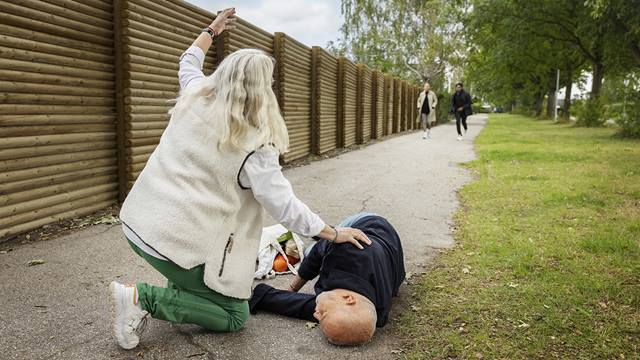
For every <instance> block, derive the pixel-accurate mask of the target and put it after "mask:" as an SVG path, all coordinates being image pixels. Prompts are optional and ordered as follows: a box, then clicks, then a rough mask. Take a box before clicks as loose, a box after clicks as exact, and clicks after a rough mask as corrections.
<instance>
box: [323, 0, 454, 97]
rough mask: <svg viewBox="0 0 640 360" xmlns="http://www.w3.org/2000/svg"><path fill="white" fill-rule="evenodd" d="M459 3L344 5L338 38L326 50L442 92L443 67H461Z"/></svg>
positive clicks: (354, 1)
mask: <svg viewBox="0 0 640 360" xmlns="http://www.w3.org/2000/svg"><path fill="white" fill-rule="evenodd" d="M461 4H462V2H461V1H455V2H450V1H446V0H430V1H402V0H390V1H383V0H342V14H343V16H344V18H345V22H344V24H343V25H342V27H341V29H340V32H341V37H340V39H338V40H336V41H335V42H332V43H330V45H329V49H330V50H331V51H332V52H333V53H334V54H337V55H344V56H347V57H349V58H351V59H352V60H354V61H357V62H361V63H364V64H366V65H369V66H370V67H375V68H378V69H381V70H383V71H384V72H388V73H391V74H394V75H397V76H401V77H404V78H406V79H412V80H414V81H415V82H416V83H422V82H423V81H425V80H428V81H430V82H431V85H432V88H433V89H434V91H436V92H441V91H443V90H444V88H443V85H444V83H445V81H444V80H445V79H444V75H445V70H446V69H447V67H452V66H457V65H458V64H460V61H461V59H462V56H463V55H464V54H463V39H462V31H461V30H462V29H461V26H460V24H459V23H458V22H457V21H456V20H457V16H458V15H457V14H458V13H459V12H460V11H462V9H463V7H462V6H461Z"/></svg>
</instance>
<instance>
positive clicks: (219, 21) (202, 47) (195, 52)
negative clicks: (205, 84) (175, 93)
mask: <svg viewBox="0 0 640 360" xmlns="http://www.w3.org/2000/svg"><path fill="white" fill-rule="evenodd" d="M235 13H236V10H235V8H229V9H225V10H223V11H222V12H220V14H218V16H216V18H215V20H213V22H211V24H210V25H209V26H208V27H207V28H205V29H210V33H209V32H205V31H203V32H202V33H201V34H200V35H198V37H197V38H196V39H195V40H194V41H193V43H192V44H191V46H190V47H189V48H188V49H187V50H186V51H185V52H184V53H183V54H182V56H180V69H179V70H178V80H179V82H180V89H184V88H186V87H187V85H189V84H190V83H191V82H192V81H193V80H197V79H201V78H204V74H203V73H202V65H203V64H204V56H205V54H206V53H207V51H209V48H210V47H211V44H212V43H213V38H214V37H216V36H218V35H220V34H222V33H223V32H224V31H225V30H229V29H233V28H234V27H235V26H234V23H235V21H236V18H235ZM212 35H213V36H212Z"/></svg>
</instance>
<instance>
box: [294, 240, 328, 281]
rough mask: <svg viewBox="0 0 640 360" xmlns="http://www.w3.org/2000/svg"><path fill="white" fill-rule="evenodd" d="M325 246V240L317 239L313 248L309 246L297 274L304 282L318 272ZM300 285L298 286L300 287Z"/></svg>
mask: <svg viewBox="0 0 640 360" xmlns="http://www.w3.org/2000/svg"><path fill="white" fill-rule="evenodd" d="M327 246H328V242H327V241H325V240H318V242H317V243H316V244H315V245H313V248H311V251H309V254H308V255H307V256H306V257H305V258H304V259H303V260H302V263H301V264H300V267H299V268H298V275H299V276H300V278H302V279H303V280H305V282H306V281H308V280H313V279H314V278H315V277H316V276H318V274H319V273H320V268H321V267H322V259H323V258H324V255H325V253H326V250H327ZM302 285H304V284H302ZM302 285H301V286H300V287H302ZM298 289H299V288H298Z"/></svg>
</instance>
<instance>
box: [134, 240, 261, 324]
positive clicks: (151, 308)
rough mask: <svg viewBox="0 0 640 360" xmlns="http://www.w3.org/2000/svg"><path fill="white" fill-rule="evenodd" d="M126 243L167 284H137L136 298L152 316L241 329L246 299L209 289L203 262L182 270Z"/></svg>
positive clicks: (180, 321)
mask: <svg viewBox="0 0 640 360" xmlns="http://www.w3.org/2000/svg"><path fill="white" fill-rule="evenodd" d="M129 245H131V247H132V248H133V251H135V252H136V254H138V255H140V256H141V257H142V258H143V259H145V260H146V261H147V262H148V263H149V264H150V265H151V266H153V267H154V268H155V269H156V270H158V271H159V272H160V273H161V274H162V275H164V277H166V278H167V280H168V283H167V287H166V288H164V287H159V286H153V285H149V284H145V283H141V282H139V283H137V284H136V287H137V288H138V301H139V303H140V305H141V306H142V308H143V309H144V310H146V311H148V312H149V314H151V316H152V317H153V318H155V319H161V320H167V321H171V322H174V323H189V324H196V325H199V326H202V327H204V328H206V329H209V330H213V331H220V332H223V331H224V332H230V331H238V330H240V329H242V327H243V326H244V323H245V322H246V321H247V318H248V317H249V304H248V302H247V300H240V299H235V298H231V297H228V296H224V295H222V294H219V293H217V292H215V291H213V290H211V289H209V288H208V287H207V286H206V285H205V283H204V280H203V275H204V265H200V266H196V267H194V268H193V269H189V270H185V269H183V268H181V267H180V266H178V265H176V264H174V263H173V262H171V261H164V260H160V259H158V258H155V257H153V256H151V255H149V254H147V253H145V252H144V251H142V250H140V248H138V247H137V246H136V245H135V244H134V243H132V242H131V241H129Z"/></svg>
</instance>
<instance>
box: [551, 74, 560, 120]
mask: <svg viewBox="0 0 640 360" xmlns="http://www.w3.org/2000/svg"><path fill="white" fill-rule="evenodd" d="M559 89H560V69H558V71H557V73H556V93H555V94H554V97H555V99H554V100H555V101H554V102H555V104H553V121H555V122H557V121H558V90H559Z"/></svg>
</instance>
